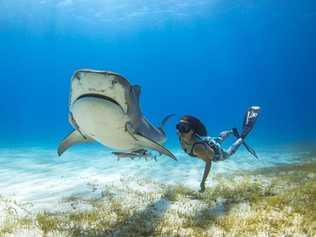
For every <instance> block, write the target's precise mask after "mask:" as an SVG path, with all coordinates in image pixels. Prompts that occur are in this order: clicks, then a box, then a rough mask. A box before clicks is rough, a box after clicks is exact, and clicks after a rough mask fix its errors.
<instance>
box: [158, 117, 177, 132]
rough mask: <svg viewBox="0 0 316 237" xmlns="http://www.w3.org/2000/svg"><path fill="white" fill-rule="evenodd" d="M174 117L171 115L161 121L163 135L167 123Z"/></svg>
mask: <svg viewBox="0 0 316 237" xmlns="http://www.w3.org/2000/svg"><path fill="white" fill-rule="evenodd" d="M173 116H175V114H169V115H167V116H166V117H164V119H163V120H162V121H161V123H160V127H159V129H160V130H161V131H162V132H163V133H165V131H164V129H165V125H166V123H167V122H168V121H169V120H170V119H171V118H172V117H173Z"/></svg>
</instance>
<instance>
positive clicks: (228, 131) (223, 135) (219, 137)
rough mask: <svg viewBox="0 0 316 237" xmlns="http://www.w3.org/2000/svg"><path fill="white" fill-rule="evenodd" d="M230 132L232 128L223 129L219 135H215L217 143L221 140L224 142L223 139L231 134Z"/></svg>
mask: <svg viewBox="0 0 316 237" xmlns="http://www.w3.org/2000/svg"><path fill="white" fill-rule="evenodd" d="M231 134H233V130H232V129H230V130H225V131H223V132H221V133H220V134H219V136H218V137H217V139H216V141H217V142H219V143H222V142H224V141H225V139H226V138H227V137H229V135H231Z"/></svg>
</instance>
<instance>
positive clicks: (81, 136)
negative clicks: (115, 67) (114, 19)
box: [58, 69, 176, 160]
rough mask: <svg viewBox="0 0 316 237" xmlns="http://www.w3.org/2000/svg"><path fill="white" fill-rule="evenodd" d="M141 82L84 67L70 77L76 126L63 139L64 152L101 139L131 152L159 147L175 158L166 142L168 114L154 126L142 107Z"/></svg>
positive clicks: (61, 148)
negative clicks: (136, 83) (165, 127)
mask: <svg viewBox="0 0 316 237" xmlns="http://www.w3.org/2000/svg"><path fill="white" fill-rule="evenodd" d="M140 93H141V87H140V86H139V85H131V84H130V82H129V81H128V80H127V79H125V78H124V77H123V76H121V75H119V74H117V73H114V72H110V71H96V70H90V69H82V70H78V71H76V72H75V73H74V74H73V76H72V78H71V92H70V103H69V122H70V124H71V125H72V127H73V128H74V130H73V131H72V132H71V133H70V134H69V135H68V136H67V137H66V138H65V139H64V140H63V141H62V142H61V144H60V145H59V147H58V155H59V156H61V155H62V154H63V153H64V152H65V151H66V150H67V149H68V148H70V147H71V146H73V145H75V144H80V143H88V142H93V141H96V142H99V143H101V144H102V145H104V146H107V147H109V148H112V149H114V150H117V151H118V152H116V153H115V152H114V154H120V156H124V155H126V156H129V155H135V154H138V153H139V154H140V155H141V154H142V153H143V152H144V150H147V149H150V150H156V151H158V152H159V153H160V154H164V155H166V156H168V157H170V158H172V159H174V160H176V157H175V155H174V154H172V153H171V152H170V151H169V150H168V149H167V148H166V147H165V146H164V145H163V144H164V143H165V142H166V133H165V132H164V130H163V127H164V125H165V123H166V122H167V121H168V120H169V118H171V117H172V116H173V115H168V116H166V117H165V118H164V119H163V120H162V122H161V126H160V127H158V128H157V127H155V126H153V125H152V124H151V123H150V122H149V121H148V120H147V119H146V118H145V117H144V115H143V113H142V110H141V108H140Z"/></svg>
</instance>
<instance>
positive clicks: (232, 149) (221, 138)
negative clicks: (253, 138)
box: [216, 130, 243, 160]
mask: <svg viewBox="0 0 316 237" xmlns="http://www.w3.org/2000/svg"><path fill="white" fill-rule="evenodd" d="M232 134H233V131H232V130H227V131H223V132H221V133H220V135H219V137H218V138H217V139H216V141H217V142H218V143H219V144H222V143H223V142H224V140H225V139H226V138H227V137H229V135H232ZM242 143H243V139H242V138H238V139H237V140H236V141H235V142H234V143H233V144H232V145H231V146H230V147H229V148H228V149H227V150H225V149H222V148H221V151H222V156H221V160H226V159H228V158H229V157H231V156H232V155H233V154H235V153H236V151H237V150H238V148H239V147H240V145H241V144H242Z"/></svg>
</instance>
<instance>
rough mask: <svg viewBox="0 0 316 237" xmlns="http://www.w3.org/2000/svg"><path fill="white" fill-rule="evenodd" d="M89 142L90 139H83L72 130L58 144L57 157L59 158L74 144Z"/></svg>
mask: <svg viewBox="0 0 316 237" xmlns="http://www.w3.org/2000/svg"><path fill="white" fill-rule="evenodd" d="M91 141H93V140H92V139H91V138H87V137H84V136H83V135H82V134H81V133H80V132H79V131H78V130H74V131H72V132H71V133H70V134H69V135H68V136H67V137H65V139H64V140H63V141H62V142H61V143H60V145H59V147H58V150H57V153H58V156H61V155H62V154H63V153H64V152H65V151H66V150H67V149H68V148H69V147H71V146H73V145H75V144H81V143H87V142H91Z"/></svg>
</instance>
